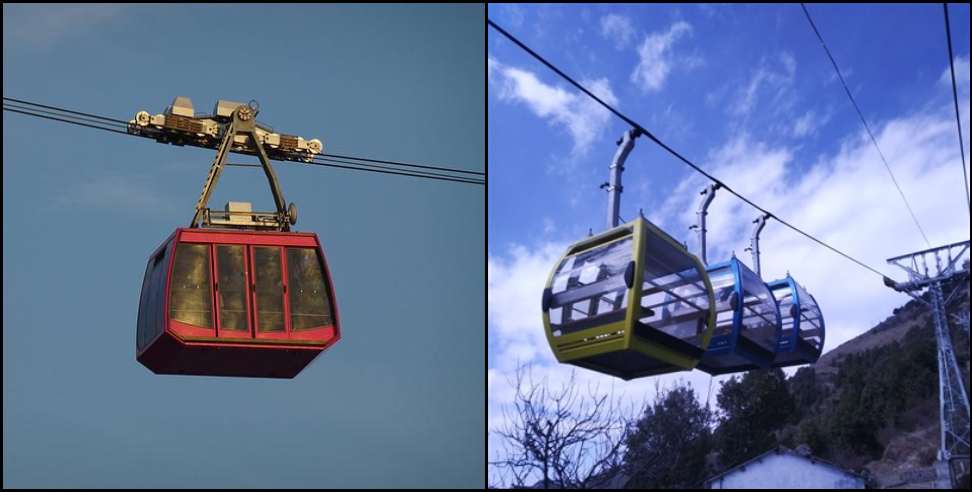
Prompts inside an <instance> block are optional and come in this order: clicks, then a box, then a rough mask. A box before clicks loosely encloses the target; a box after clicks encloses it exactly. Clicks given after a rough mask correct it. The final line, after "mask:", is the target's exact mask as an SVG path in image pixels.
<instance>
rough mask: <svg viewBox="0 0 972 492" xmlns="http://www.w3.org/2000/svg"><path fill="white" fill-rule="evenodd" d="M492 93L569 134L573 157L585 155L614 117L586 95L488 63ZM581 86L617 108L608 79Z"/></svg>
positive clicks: (503, 66) (498, 64) (489, 61)
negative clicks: (516, 104) (520, 106)
mask: <svg viewBox="0 0 972 492" xmlns="http://www.w3.org/2000/svg"><path fill="white" fill-rule="evenodd" d="M487 72H488V74H487V75H488V79H489V83H490V87H491V88H492V89H495V90H494V91H491V92H492V93H493V94H495V97H496V98H497V99H498V100H500V101H505V102H511V103H520V104H523V105H525V106H527V108H529V109H530V111H531V112H533V114H535V115H536V116H538V117H540V118H542V119H544V120H546V121H547V122H548V123H549V124H550V125H552V126H559V127H561V128H563V129H564V130H566V131H567V133H568V134H569V135H570V136H571V139H572V140H573V148H572V150H571V153H572V154H573V155H575V156H580V155H584V154H586V153H587V152H588V150H590V147H591V144H593V143H594V141H596V140H597V139H598V138H600V136H601V133H602V132H603V131H604V129H605V128H606V127H607V125H608V124H609V123H610V121H611V120H610V119H611V114H610V113H609V112H608V111H607V110H606V109H604V108H603V107H601V106H600V105H599V104H598V103H596V102H595V101H594V100H592V99H591V98H589V97H587V96H586V95H584V94H581V93H577V92H574V91H568V90H565V89H562V88H560V87H555V86H552V85H547V84H545V83H544V82H543V81H542V80H540V78H539V77H537V75H536V74H534V73H533V72H530V71H528V70H523V69H520V68H516V67H513V66H510V65H505V64H503V63H500V62H499V61H497V60H496V59H495V58H493V57H492V56H490V57H489V59H488V62H487ZM581 84H582V85H584V87H587V88H588V90H590V91H591V92H593V93H594V94H596V95H597V96H598V97H599V98H601V99H602V100H603V101H604V102H606V103H608V104H610V105H612V106H613V105H617V104H618V98H617V97H616V96H615V95H614V92H613V91H612V90H611V84H610V82H608V79H606V78H599V79H593V80H590V79H588V80H583V81H581Z"/></svg>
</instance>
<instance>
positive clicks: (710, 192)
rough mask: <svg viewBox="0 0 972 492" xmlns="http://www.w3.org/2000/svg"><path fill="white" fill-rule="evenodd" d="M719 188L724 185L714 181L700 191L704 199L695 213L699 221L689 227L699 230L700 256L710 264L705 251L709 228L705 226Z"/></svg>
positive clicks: (704, 263)
mask: <svg viewBox="0 0 972 492" xmlns="http://www.w3.org/2000/svg"><path fill="white" fill-rule="evenodd" d="M719 188H722V185H721V184H720V183H712V184H710V185H709V186H706V187H705V189H704V190H702V191H701V192H699V194H700V195H702V201H701V202H699V210H698V212H695V215H696V217H697V219H696V220H697V223H696V224H695V225H694V226H692V227H689V229H697V230H698V234H699V256H700V257H701V259H702V264H703V265H708V264H709V261H708V258H707V257H706V253H705V232H706V230H707V229H706V228H705V216H706V215H709V205H710V204H711V203H712V199H713V198H715V192H716V190H718V189H719Z"/></svg>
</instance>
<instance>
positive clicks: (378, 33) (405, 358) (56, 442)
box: [3, 5, 485, 488]
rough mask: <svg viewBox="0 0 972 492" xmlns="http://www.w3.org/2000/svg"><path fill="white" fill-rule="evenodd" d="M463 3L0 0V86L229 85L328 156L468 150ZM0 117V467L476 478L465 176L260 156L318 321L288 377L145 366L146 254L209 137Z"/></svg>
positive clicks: (338, 478)
mask: <svg viewBox="0 0 972 492" xmlns="http://www.w3.org/2000/svg"><path fill="white" fill-rule="evenodd" d="M484 10H485V9H484V8H483V7H482V6H478V5H472V6H394V7H392V6H361V7H359V6H319V5H273V6H269V5H233V6H229V5H208V6H202V5H191V6H160V5H154V6H138V7H134V6H129V7H122V6H117V7H116V6H97V7H90V6H59V7H49V6H9V5H4V8H3V23H4V26H3V57H4V70H3V86H4V95H5V96H9V97H15V98H23V99H27V100H31V101H36V102H41V103H47V104H53V105H58V106H64V107H68V108H74V109H79V110H82V111H90V112H94V113H97V114H102V115H107V116H112V117H117V118H124V119H129V118H132V117H133V115H134V114H135V113H136V112H137V111H139V110H143V109H144V110H148V111H150V112H151V113H153V114H155V113H158V112H161V110H162V109H163V108H164V107H165V106H166V105H167V104H169V103H170V102H171V100H172V99H173V97H175V96H178V95H183V96H188V97H190V98H191V99H192V101H193V102H194V103H195V107H196V110H197V111H200V112H209V110H210V109H211V108H212V105H213V103H214V102H215V101H216V100H217V99H220V98H223V99H230V100H238V101H248V100H250V99H251V98H252V99H257V100H258V101H259V102H260V104H261V109H262V112H261V115H260V119H261V121H265V122H266V123H268V124H270V125H273V126H274V127H275V128H276V129H278V130H281V131H286V132H288V133H294V134H298V135H301V136H303V137H305V138H320V139H321V140H323V141H324V144H325V149H327V150H329V151H331V152H334V153H339V154H350V155H356V156H363V157H377V158H385V159H393V160H402V161H409V162H416V163H431V164H438V165H445V166H450V167H462V168H466V169H470V170H476V171H483V170H484V169H485V158H484V155H485V148H484V140H483V135H484V131H485V128H484V121H485V119H484V117H485V114H484V111H483V99H484V97H485V80H484V77H483V75H484V74H483V70H484V69H483V67H484V62H485V59H484V58H485V57H484V53H485V49H484V32H483V31H484V29H485V27H484V25H483V12H484ZM3 126H4V132H3V252H4V254H3V326H4V334H3V400H4V410H3V456H4V457H3V483H4V487H8V486H9V487H64V486H74V487H191V486H203V487H205V486H210V487H335V488H341V487H381V486H383V487H476V488H478V487H482V486H483V484H484V470H483V463H484V459H485V456H484V449H483V448H484V446H483V443H484V435H483V428H484V425H485V411H484V407H485V395H484V392H483V381H484V379H485V358H484V345H485V339H484V337H483V334H482V331H481V329H482V328H481V326H482V320H483V319H484V317H485V302H484V299H485V292H484V283H483V277H484V272H483V257H484V255H485V251H484V244H485V237H484V230H483V222H484V220H485V207H484V203H485V190H484V187H481V186H474V185H468V184H455V183H446V182H441V181H433V180H420V179H415V178H405V177H396V176H388V175H380V174H374V173H364V172H353V171H344V170H339V169H330V168H323V167H301V166H298V165H293V164H279V165H277V166H276V169H277V173H278V176H279V178H280V181H281V185H282V187H283V191H284V193H285V196H286V198H287V200H288V201H293V202H295V203H296V204H297V205H298V207H299V209H300V218H299V221H298V223H297V229H298V230H304V231H314V232H316V233H317V234H318V235H319V236H320V238H321V240H322V242H323V244H324V247H325V249H326V251H327V254H328V258H329V263H330V268H331V272H332V275H333V279H334V284H335V288H336V293H337V297H338V300H339V302H340V310H341V316H342V328H343V338H342V340H341V341H340V342H339V343H338V344H337V345H336V346H334V347H332V348H331V349H330V350H329V351H328V352H326V353H325V354H323V355H321V356H320V357H318V359H317V360H315V361H314V362H313V363H312V365H310V366H309V367H308V368H306V369H305V370H304V371H303V372H302V373H301V374H300V375H299V376H298V377H297V378H296V379H294V380H290V381H275V380H241V379H232V378H202V377H173V376H155V375H153V374H151V373H150V372H149V371H148V370H147V369H145V368H144V367H142V366H141V365H139V364H138V363H137V362H136V361H135V354H134V348H135V320H136V313H137V308H138V299H139V289H140V287H141V281H142V274H143V272H144V269H145V261H146V259H147V258H148V255H149V254H150V253H151V252H152V250H154V249H155V248H156V247H157V246H158V245H159V244H160V243H161V242H162V241H163V240H164V239H165V238H166V237H167V236H168V235H169V234H170V233H171V232H172V230H173V229H174V228H176V227H183V226H185V225H186V224H188V222H189V219H190V218H191V213H192V207H193V205H194V203H195V201H196V198H197V197H198V196H199V191H200V189H201V187H202V183H203V180H204V178H205V176H206V172H207V168H208V166H209V164H210V162H211V160H212V157H213V151H210V150H201V149H192V148H186V147H173V146H166V145H160V144H158V143H155V142H153V141H151V140H145V139H136V138H128V137H122V136H118V135H113V134H110V133H106V132H99V131H95V130H90V129H87V128H82V127H77V126H72V125H66V124H61V123H56V122H51V121H46V120H41V119H37V118H29V117H25V116H21V115H17V114H12V113H8V112H4V115H3ZM231 159H232V161H235V162H240V161H246V162H253V161H254V159H252V158H247V157H241V156H237V157H232V158H231ZM230 199H234V200H239V199H242V200H248V201H252V202H253V203H254V207H255V208H257V209H262V210H267V209H272V207H273V202H272V199H271V195H270V192H269V188H268V186H267V183H266V179H265V178H264V176H263V174H262V173H261V172H260V171H259V170H253V169H245V168H230V169H229V170H228V171H227V172H225V173H224V174H223V178H222V179H221V180H220V182H219V184H218V186H217V188H216V191H215V193H214V195H213V197H212V199H211V201H210V205H211V206H213V207H216V208H219V207H221V206H222V204H224V203H225V202H226V201H227V200H230Z"/></svg>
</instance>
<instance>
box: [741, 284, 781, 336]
mask: <svg viewBox="0 0 972 492" xmlns="http://www.w3.org/2000/svg"><path fill="white" fill-rule="evenodd" d="M740 273H741V275H742V283H743V306H742V323H743V326H742V334H743V335H744V336H745V337H746V338H748V339H750V340H752V341H754V342H756V343H758V344H759V345H762V346H763V347H764V348H766V349H767V350H776V342H777V331H776V329H777V328H776V327H777V322H778V320H777V318H776V314H777V312H778V311H777V307H776V301H775V300H774V299H773V295H772V294H771V293H770V291H769V288H767V287H766V284H765V283H763V281H762V279H760V278H759V277H757V276H756V274H755V273H753V272H752V271H750V270H749V269H747V268H740Z"/></svg>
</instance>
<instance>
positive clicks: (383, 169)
mask: <svg viewBox="0 0 972 492" xmlns="http://www.w3.org/2000/svg"><path fill="white" fill-rule="evenodd" d="M5 99H11V100H13V99H12V98H5ZM38 106H41V107H48V108H53V109H57V110H59V111H61V109H60V108H54V107H53V106H44V105H38ZM26 109H28V108H24V107H22V106H15V105H13V104H7V103H5V104H4V106H3V110H4V111H12V112H15V113H20V114H24V115H27V116H36V117H38V118H44V119H49V120H54V121H60V122H64V123H70V124H73V125H80V126H85V127H88V128H94V129H97V130H105V131H110V132H114V133H119V134H122V135H126V136H137V135H132V134H130V133H128V132H127V131H125V130H121V129H117V128H110V127H106V126H100V125H111V123H107V122H105V123H100V122H97V123H98V124H89V123H85V122H84V121H92V120H91V119H89V118H82V117H80V116H73V115H64V114H59V113H54V112H52V111H46V110H42V109H35V108H30V109H29V110H26ZM63 111H67V112H69V113H74V114H84V115H87V113H81V112H79V111H68V110H63ZM41 112H43V113H47V114H48V115H56V116H48V115H45V114H41ZM91 117H92V118H95V117H97V118H101V119H103V120H108V121H120V120H112V119H111V118H103V117H98V116H97V115H91ZM123 123H124V122H123ZM124 125H125V127H124V128H127V125H128V124H127V123H124ZM301 157H302V156H296V155H295V156H294V157H293V158H291V159H285V162H298V163H299V162H303V159H302V158H301ZM318 157H319V158H320V157H321V156H318ZM352 159H354V158H352ZM327 162H335V163H337V162H340V163H342V164H349V165H339V164H328V163H323V162H314V164H317V165H321V166H325V167H337V168H343V169H352V170H357V171H370V172H378V173H382V174H394V175H399V176H411V177H418V178H426V179H435V180H441V181H451V182H457V183H467V184H478V185H485V184H486V181H485V180H478V179H476V178H471V177H466V176H451V175H446V174H438V173H431V172H426V171H414V170H411V169H398V168H391V167H387V166H377V165H375V164H364V163H355V162H347V161H338V160H327ZM234 166H239V167H254V166H255V165H239V164H234ZM423 167H425V166H423ZM427 167H429V168H431V166H427ZM375 168H380V169H375ZM399 171H401V172H399Z"/></svg>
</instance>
